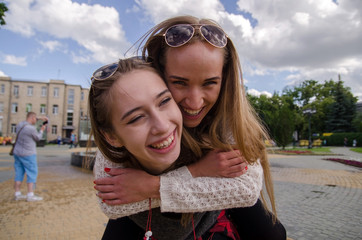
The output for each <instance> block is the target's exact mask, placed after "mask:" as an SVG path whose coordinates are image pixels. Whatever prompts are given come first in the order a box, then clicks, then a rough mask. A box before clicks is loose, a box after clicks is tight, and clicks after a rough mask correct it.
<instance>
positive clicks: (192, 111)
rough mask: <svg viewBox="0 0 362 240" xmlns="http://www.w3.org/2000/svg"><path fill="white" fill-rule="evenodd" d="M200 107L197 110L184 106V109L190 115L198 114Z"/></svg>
mask: <svg viewBox="0 0 362 240" xmlns="http://www.w3.org/2000/svg"><path fill="white" fill-rule="evenodd" d="M201 110H202V108H201V109H199V110H190V109H186V108H184V111H185V112H187V113H188V114H190V115H193V116H196V115H197V114H199V113H200V112H201Z"/></svg>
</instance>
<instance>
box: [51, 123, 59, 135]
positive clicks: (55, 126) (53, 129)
mask: <svg viewBox="0 0 362 240" xmlns="http://www.w3.org/2000/svg"><path fill="white" fill-rule="evenodd" d="M52 134H58V127H57V125H52Z"/></svg>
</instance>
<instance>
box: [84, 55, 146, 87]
mask: <svg viewBox="0 0 362 240" xmlns="http://www.w3.org/2000/svg"><path fill="white" fill-rule="evenodd" d="M128 59H131V60H132V61H140V62H142V63H146V62H149V61H150V59H149V58H147V59H145V58H144V57H142V56H136V57H131V58H128ZM124 60H127V59H124ZM117 69H118V62H115V63H111V64H107V65H105V66H103V67H100V68H98V69H97V70H96V71H94V73H93V76H92V78H91V80H92V82H93V81H94V80H105V79H107V78H110V77H112V76H113V75H114V74H115V73H116V72H117Z"/></svg>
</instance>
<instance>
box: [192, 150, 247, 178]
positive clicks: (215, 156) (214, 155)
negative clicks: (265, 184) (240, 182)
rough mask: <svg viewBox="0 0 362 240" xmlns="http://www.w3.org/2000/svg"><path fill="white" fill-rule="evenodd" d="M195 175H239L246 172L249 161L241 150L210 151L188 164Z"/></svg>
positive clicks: (229, 176)
mask: <svg viewBox="0 0 362 240" xmlns="http://www.w3.org/2000/svg"><path fill="white" fill-rule="evenodd" d="M187 167H188V169H189V171H190V172H191V174H192V176H193V177H227V178H233V177H239V176H240V175H242V174H244V173H245V172H246V170H247V169H248V167H247V162H246V160H245V159H244V157H243V156H242V155H241V153H240V151H239V150H233V151H229V152H222V151H221V150H213V151H210V152H209V153H208V154H207V155H206V156H204V157H203V158H201V159H200V160H199V161H197V162H196V163H193V164H191V165H189V166H187Z"/></svg>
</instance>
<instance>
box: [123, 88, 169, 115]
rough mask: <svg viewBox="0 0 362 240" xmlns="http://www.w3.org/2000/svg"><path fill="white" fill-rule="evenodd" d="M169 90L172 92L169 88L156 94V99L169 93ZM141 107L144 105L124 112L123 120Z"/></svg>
mask: <svg viewBox="0 0 362 240" xmlns="http://www.w3.org/2000/svg"><path fill="white" fill-rule="evenodd" d="M169 92H170V90H168V89H165V90H163V91H162V92H160V93H159V94H157V95H156V97H155V100H156V99H158V98H160V97H162V96H163V95H164V94H166V93H169ZM141 108H142V107H135V108H133V109H131V110H129V111H128V112H126V113H125V114H123V116H122V118H121V120H123V119H125V118H126V117H128V116H129V115H131V114H132V113H134V112H136V111H138V110H140V109H141Z"/></svg>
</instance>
